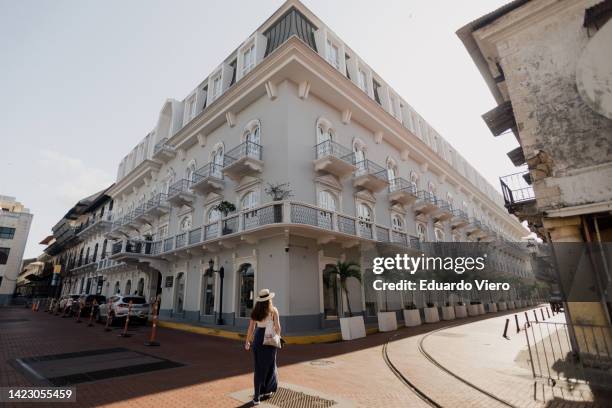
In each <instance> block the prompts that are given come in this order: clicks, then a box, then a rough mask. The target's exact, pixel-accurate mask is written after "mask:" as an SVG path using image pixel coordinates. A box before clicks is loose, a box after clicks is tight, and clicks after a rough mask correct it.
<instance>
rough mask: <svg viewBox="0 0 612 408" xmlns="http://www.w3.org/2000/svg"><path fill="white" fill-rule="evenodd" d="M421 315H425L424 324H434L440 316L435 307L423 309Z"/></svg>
mask: <svg viewBox="0 0 612 408" xmlns="http://www.w3.org/2000/svg"><path fill="white" fill-rule="evenodd" d="M423 313H424V314H425V323H436V322H439V321H440V314H439V313H438V308H437V307H436V306H434V307H426V308H423Z"/></svg>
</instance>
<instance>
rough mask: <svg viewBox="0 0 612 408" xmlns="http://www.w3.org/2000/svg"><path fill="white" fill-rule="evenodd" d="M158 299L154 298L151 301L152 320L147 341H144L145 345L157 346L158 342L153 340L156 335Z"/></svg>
mask: <svg viewBox="0 0 612 408" xmlns="http://www.w3.org/2000/svg"><path fill="white" fill-rule="evenodd" d="M158 305H159V299H157V300H155V303H153V320H152V322H151V337H149V341H147V342H145V344H144V345H145V346H149V347H152V346H159V342H158V341H157V340H155V337H156V335H157V311H158V309H159V306H158Z"/></svg>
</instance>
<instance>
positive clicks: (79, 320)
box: [76, 300, 82, 323]
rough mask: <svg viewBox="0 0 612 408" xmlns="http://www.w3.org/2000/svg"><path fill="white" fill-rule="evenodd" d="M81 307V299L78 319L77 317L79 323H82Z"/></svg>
mask: <svg viewBox="0 0 612 408" xmlns="http://www.w3.org/2000/svg"><path fill="white" fill-rule="evenodd" d="M81 309H82V307H81V301H80V300H79V311H78V312H77V319H76V322H77V323H81Z"/></svg>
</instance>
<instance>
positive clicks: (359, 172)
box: [353, 160, 389, 193]
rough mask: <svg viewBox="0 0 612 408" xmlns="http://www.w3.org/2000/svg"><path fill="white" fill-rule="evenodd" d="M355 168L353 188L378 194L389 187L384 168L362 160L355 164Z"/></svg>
mask: <svg viewBox="0 0 612 408" xmlns="http://www.w3.org/2000/svg"><path fill="white" fill-rule="evenodd" d="M356 167H357V169H356V170H355V177H354V178H353V187H355V188H363V189H366V190H369V191H370V192H371V193H378V192H381V191H382V190H383V189H385V188H386V187H387V186H388V185H389V181H388V180H387V170H385V168H384V167H382V166H379V165H378V164H376V163H374V162H372V161H370V160H362V161H360V162H359V163H357V164H356Z"/></svg>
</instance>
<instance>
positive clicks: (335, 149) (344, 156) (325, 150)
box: [315, 140, 355, 164]
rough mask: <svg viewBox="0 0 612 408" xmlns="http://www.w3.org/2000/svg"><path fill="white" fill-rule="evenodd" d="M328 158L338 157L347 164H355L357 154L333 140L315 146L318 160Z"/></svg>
mask: <svg viewBox="0 0 612 408" xmlns="http://www.w3.org/2000/svg"><path fill="white" fill-rule="evenodd" d="M326 156H333V157H337V158H338V159H341V160H344V161H345V162H347V163H350V164H355V153H353V151H352V150H351V149H349V148H347V147H344V146H342V145H341V144H338V143H336V142H334V141H331V140H325V141H323V142H321V143H319V144H318V145H316V146H315V157H316V159H317V160H318V159H321V158H323V157H326Z"/></svg>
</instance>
